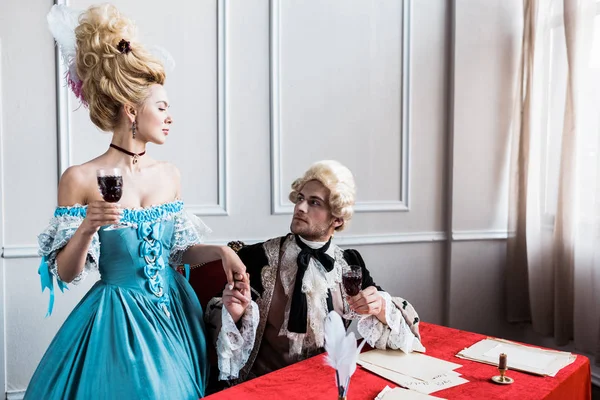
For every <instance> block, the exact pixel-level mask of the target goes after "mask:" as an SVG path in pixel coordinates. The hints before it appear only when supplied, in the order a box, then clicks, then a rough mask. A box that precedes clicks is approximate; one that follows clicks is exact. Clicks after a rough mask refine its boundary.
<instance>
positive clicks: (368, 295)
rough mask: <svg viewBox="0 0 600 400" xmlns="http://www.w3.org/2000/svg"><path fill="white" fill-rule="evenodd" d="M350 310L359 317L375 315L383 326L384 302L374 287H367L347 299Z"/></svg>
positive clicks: (384, 321)
mask: <svg viewBox="0 0 600 400" xmlns="http://www.w3.org/2000/svg"><path fill="white" fill-rule="evenodd" d="M348 305H349V306H350V308H351V309H352V310H353V311H354V312H356V313H357V314H361V315H375V316H376V317H377V319H379V320H380V321H381V322H383V323H384V324H385V323H387V322H386V319H385V301H384V300H383V297H382V296H381V294H379V291H378V290H377V288H376V287H375V286H369V287H368V288H365V289H363V290H361V291H360V292H358V294H357V295H356V296H351V297H348Z"/></svg>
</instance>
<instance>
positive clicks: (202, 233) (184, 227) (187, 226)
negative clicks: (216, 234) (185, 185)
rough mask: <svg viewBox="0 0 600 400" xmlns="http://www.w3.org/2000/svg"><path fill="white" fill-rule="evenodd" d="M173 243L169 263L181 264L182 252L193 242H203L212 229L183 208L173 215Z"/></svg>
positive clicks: (193, 243)
mask: <svg viewBox="0 0 600 400" xmlns="http://www.w3.org/2000/svg"><path fill="white" fill-rule="evenodd" d="M174 221H175V225H174V228H173V244H172V246H171V253H170V255H169V264H171V265H173V266H179V265H181V264H182V260H183V254H184V253H185V252H186V250H187V249H189V248H190V247H192V246H193V245H195V244H200V243H202V242H204V240H205V238H206V236H208V235H209V234H210V233H211V232H212V231H211V229H210V228H209V227H208V226H206V224H205V223H204V222H202V220H201V219H200V218H198V217H197V216H195V215H194V214H190V213H188V212H187V211H185V210H183V211H181V212H179V213H177V214H176V215H175V216H174Z"/></svg>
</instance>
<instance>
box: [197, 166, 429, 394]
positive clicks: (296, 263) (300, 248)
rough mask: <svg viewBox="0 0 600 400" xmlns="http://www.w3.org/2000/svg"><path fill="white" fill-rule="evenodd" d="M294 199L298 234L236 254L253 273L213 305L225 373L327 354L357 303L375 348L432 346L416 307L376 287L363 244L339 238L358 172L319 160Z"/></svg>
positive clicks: (210, 315) (238, 377) (263, 369)
mask: <svg viewBox="0 0 600 400" xmlns="http://www.w3.org/2000/svg"><path fill="white" fill-rule="evenodd" d="M289 198H290V200H291V201H292V202H293V203H294V204H295V207H294V215H293V219H292V223H291V226H290V230H291V233H289V234H287V235H285V236H282V237H278V238H274V239H270V240H267V241H266V242H263V243H258V244H254V245H251V246H243V245H242V246H243V247H241V249H239V251H238V255H239V256H240V258H241V259H242V261H243V262H244V264H245V265H246V268H247V272H248V276H246V277H242V276H239V275H238V276H237V277H236V281H237V282H236V284H235V287H233V288H232V289H230V288H229V287H226V288H225V290H224V291H223V295H222V297H220V298H213V299H212V300H211V301H210V302H209V304H208V306H207V309H206V314H205V319H206V322H207V326H208V328H209V330H212V335H213V341H215V342H216V348H217V356H218V363H219V371H220V373H219V379H221V380H229V381H231V382H232V383H237V382H241V381H244V380H247V379H251V378H253V377H256V376H260V375H264V374H266V373H269V372H271V371H275V370H277V369H279V368H283V367H285V366H287V365H290V364H293V363H295V362H298V361H301V360H304V359H306V358H308V357H311V356H314V355H316V354H318V353H320V352H322V351H323V344H324V329H323V328H324V320H325V317H326V315H327V313H328V312H329V311H331V310H335V311H336V312H338V313H339V314H340V315H346V316H348V317H349V318H350V310H353V311H354V314H353V318H355V319H358V325H357V329H358V332H359V333H360V334H361V335H362V336H363V337H364V338H365V339H366V340H367V342H368V343H369V344H370V345H371V346H373V347H377V348H381V349H384V348H386V347H389V348H392V349H401V350H402V351H404V352H411V351H413V350H420V351H424V348H423V346H422V345H421V342H420V336H419V329H418V323H419V318H418V316H417V314H416V312H415V310H414V309H413V307H412V306H411V305H410V304H409V303H408V302H407V301H406V300H404V299H402V298H399V297H391V296H390V295H389V294H388V293H386V292H384V291H383V289H381V287H379V286H377V285H376V284H375V282H374V281H373V278H371V275H370V274H369V271H368V270H367V268H366V266H365V263H364V261H363V259H362V257H361V255H360V254H359V253H358V251H356V250H342V249H340V248H339V247H338V246H337V245H335V244H333V243H332V242H331V238H332V236H333V234H334V232H335V231H341V230H342V229H344V228H345V227H346V225H347V224H348V221H349V220H350V219H351V218H352V215H353V213H354V198H355V184H354V177H353V176H352V173H351V172H350V170H349V169H348V168H346V167H345V166H343V165H342V164H340V163H339V162H337V161H320V162H317V163H315V164H313V165H312V166H311V167H310V168H309V169H308V171H306V172H305V174H304V176H302V177H301V178H299V179H297V180H296V181H294V183H292V191H291V193H290V196H289ZM350 265H355V266H359V267H360V271H361V272H362V284H361V285H360V288H359V290H360V291H359V292H358V294H356V295H354V296H349V295H348V294H347V293H346V289H345V288H344V285H343V284H342V274H343V273H344V272H346V271H350V269H351V268H350ZM345 321H346V327H347V326H348V325H349V324H350V321H348V320H345Z"/></svg>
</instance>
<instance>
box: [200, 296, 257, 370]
mask: <svg viewBox="0 0 600 400" xmlns="http://www.w3.org/2000/svg"><path fill="white" fill-rule="evenodd" d="M215 300H216V301H219V302H220V301H221V299H213V300H211V301H215ZM209 307H210V305H209ZM258 323H259V311H258V305H257V304H256V303H255V302H254V301H252V302H251V303H250V306H248V308H247V309H246V311H245V313H244V315H243V316H242V318H241V320H240V327H239V329H238V326H237V325H236V323H235V322H233V318H231V315H230V314H229V312H228V311H227V309H226V308H225V306H222V308H221V330H220V331H219V333H218V336H217V358H218V363H219V380H231V379H236V378H238V376H239V373H240V370H241V369H242V368H243V367H244V365H246V362H247V361H248V358H249V357H250V353H251V352H252V349H253V347H254V340H255V338H256V330H257V328H258Z"/></svg>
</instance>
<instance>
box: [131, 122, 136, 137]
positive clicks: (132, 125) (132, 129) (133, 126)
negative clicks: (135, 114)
mask: <svg viewBox="0 0 600 400" xmlns="http://www.w3.org/2000/svg"><path fill="white" fill-rule="evenodd" d="M131 131H132V132H133V138H134V139H135V131H136V125H135V121H133V123H132V124H131Z"/></svg>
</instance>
